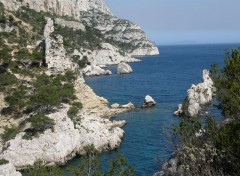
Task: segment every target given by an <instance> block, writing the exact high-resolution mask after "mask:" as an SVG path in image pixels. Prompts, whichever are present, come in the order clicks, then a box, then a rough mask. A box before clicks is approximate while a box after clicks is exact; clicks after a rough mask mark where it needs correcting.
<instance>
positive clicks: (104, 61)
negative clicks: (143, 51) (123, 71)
mask: <svg viewBox="0 0 240 176" xmlns="http://www.w3.org/2000/svg"><path fill="white" fill-rule="evenodd" d="M87 57H88V58H89V61H90V62H93V63H94V64H96V65H112V64H119V63H120V62H139V61H140V60H139V59H135V58H133V57H132V56H131V55H130V54H127V53H120V50H119V49H118V48H116V47H115V46H113V45H111V44H109V43H102V44H101V47H100V49H98V50H94V51H93V52H92V53H91V54H90V55H88V56H87Z"/></svg>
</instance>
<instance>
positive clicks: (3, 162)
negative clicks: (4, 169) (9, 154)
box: [0, 159, 9, 165]
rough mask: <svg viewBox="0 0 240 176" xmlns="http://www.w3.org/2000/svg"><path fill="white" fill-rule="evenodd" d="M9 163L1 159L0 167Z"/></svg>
mask: <svg viewBox="0 0 240 176" xmlns="http://www.w3.org/2000/svg"><path fill="white" fill-rule="evenodd" d="M8 163H9V161H7V160H5V159H0V165H4V164H8Z"/></svg>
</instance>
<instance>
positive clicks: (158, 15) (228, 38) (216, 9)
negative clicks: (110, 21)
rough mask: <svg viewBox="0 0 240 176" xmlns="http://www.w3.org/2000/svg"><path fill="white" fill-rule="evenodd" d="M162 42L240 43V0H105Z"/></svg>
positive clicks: (157, 41)
mask: <svg viewBox="0 0 240 176" xmlns="http://www.w3.org/2000/svg"><path fill="white" fill-rule="evenodd" d="M105 2H106V4H107V5H108V7H109V8H110V10H111V11H112V12H113V14H114V15H115V16H118V17H121V18H125V19H129V20H131V21H133V22H135V23H137V24H139V25H140V26H141V28H142V29H143V30H144V31H145V32H146V34H147V36H148V38H150V40H152V41H154V42H156V43H158V44H175V43H176V44H178V43H225V42H237V43H240V10H239V9H240V0H105Z"/></svg>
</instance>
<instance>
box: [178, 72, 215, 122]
mask: <svg viewBox="0 0 240 176" xmlns="http://www.w3.org/2000/svg"><path fill="white" fill-rule="evenodd" d="M214 89H215V88H214V85H213V81H212V79H211V78H210V76H209V71H208V70H203V82H202V83H199V84H197V85H194V84H193V85H192V86H191V88H190V89H188V91H187V98H186V99H185V101H184V103H183V106H184V107H186V108H185V109H184V108H183V109H182V110H183V113H184V114H186V115H187V116H192V117H195V116H197V115H198V113H199V112H200V110H201V109H202V107H203V106H204V105H206V104H208V103H210V102H211V101H212V98H213V94H214Z"/></svg>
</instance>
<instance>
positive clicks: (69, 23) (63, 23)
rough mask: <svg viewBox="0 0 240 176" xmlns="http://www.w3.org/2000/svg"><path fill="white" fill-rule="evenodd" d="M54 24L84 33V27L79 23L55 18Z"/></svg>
mask: <svg viewBox="0 0 240 176" xmlns="http://www.w3.org/2000/svg"><path fill="white" fill-rule="evenodd" d="M54 22H55V23H56V24H58V25H60V26H61V27H69V28H73V29H74V30H76V29H77V30H82V31H85V26H84V25H83V24H82V23H80V22H76V21H66V20H64V19H61V18H56V19H55V20H54Z"/></svg>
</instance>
